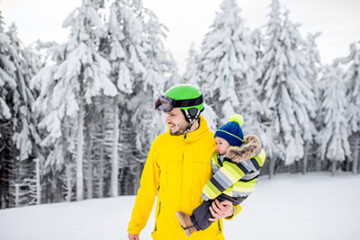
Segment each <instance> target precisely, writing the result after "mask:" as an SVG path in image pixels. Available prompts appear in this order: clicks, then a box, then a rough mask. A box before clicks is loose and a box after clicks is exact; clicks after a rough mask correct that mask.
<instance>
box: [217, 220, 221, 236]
mask: <svg viewBox="0 0 360 240" xmlns="http://www.w3.org/2000/svg"><path fill="white" fill-rule="evenodd" d="M217 222H218V227H219V234H220V233H221V226H220V220H218V221H217Z"/></svg>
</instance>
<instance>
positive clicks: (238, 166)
mask: <svg viewBox="0 0 360 240" xmlns="http://www.w3.org/2000/svg"><path fill="white" fill-rule="evenodd" d="M246 173H248V170H247V168H246V167H245V166H244V164H243V162H240V163H234V162H231V161H224V163H223V166H222V167H220V168H219V170H218V171H217V172H216V173H215V174H214V175H213V176H212V178H211V179H210V180H209V181H208V182H207V183H206V185H205V186H204V188H203V193H202V197H203V198H204V200H205V201H207V200H209V199H215V198H216V197H217V196H219V195H220V194H221V193H222V192H223V191H224V190H225V189H227V188H229V187H230V186H232V185H234V184H235V183H236V182H237V181H239V179H241V178H242V177H243V176H244V175H245V174H246Z"/></svg>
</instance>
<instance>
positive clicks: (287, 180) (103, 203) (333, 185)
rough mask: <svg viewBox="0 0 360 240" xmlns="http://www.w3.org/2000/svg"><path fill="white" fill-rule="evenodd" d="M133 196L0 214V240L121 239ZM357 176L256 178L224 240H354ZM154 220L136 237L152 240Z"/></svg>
mask: <svg viewBox="0 0 360 240" xmlns="http://www.w3.org/2000/svg"><path fill="white" fill-rule="evenodd" d="M134 199H135V197H133V196H131V197H117V198H109V199H100V200H86V201H82V202H73V203H58V204H47V205H40V206H31V207H22V208H17V209H5V210H0V239H1V240H24V239H26V240H29V239H30V240H80V239H81V240H99V239H101V240H115V239H117V240H125V239H127V233H126V228H127V223H128V221H129V218H130V214H131V209H132V206H133V203H134ZM359 221H360V175H351V174H345V175H344V174H342V175H339V176H336V177H331V176H330V175H329V174H327V173H320V174H319V173H317V174H308V175H305V176H302V175H278V176H276V177H275V179H273V180H271V181H270V180H268V179H267V178H261V179H260V180H259V181H258V185H257V187H256V189H255V192H254V193H253V195H252V196H250V197H249V199H248V200H246V201H245V202H244V204H243V211H242V212H241V213H240V214H239V215H238V216H237V217H236V218H235V219H234V220H232V221H225V225H224V232H225V238H226V239H227V240H237V239H243V240H252V239H257V240H259V239H262V240H264V239H266V240H283V239H284V240H304V239H306V240H312V239H314V240H319V239H324V240H358V239H360V224H359ZM153 225H154V220H153V216H151V217H150V220H149V222H148V225H147V227H146V228H145V229H144V231H143V232H142V233H141V235H140V238H141V240H146V239H151V237H150V232H151V231H152V228H153Z"/></svg>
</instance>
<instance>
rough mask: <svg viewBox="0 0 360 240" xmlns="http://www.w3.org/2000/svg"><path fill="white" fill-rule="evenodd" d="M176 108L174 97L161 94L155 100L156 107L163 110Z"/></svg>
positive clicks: (168, 110) (167, 110) (169, 110)
mask: <svg viewBox="0 0 360 240" xmlns="http://www.w3.org/2000/svg"><path fill="white" fill-rule="evenodd" d="M173 108H174V99H172V98H169V97H166V96H160V97H158V98H157V99H156V101H155V109H156V110H159V111H162V112H171V110H173Z"/></svg>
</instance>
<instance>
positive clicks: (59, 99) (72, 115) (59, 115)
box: [32, 0, 117, 200]
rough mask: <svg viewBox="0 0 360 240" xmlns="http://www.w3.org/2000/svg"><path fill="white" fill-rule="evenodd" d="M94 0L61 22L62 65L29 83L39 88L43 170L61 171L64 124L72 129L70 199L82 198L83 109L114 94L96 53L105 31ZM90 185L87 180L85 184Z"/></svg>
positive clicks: (106, 66)
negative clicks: (66, 32)
mask: <svg viewBox="0 0 360 240" xmlns="http://www.w3.org/2000/svg"><path fill="white" fill-rule="evenodd" d="M99 6H100V5H99V2H98V1H96V0H84V1H83V4H82V6H81V7H79V8H77V9H75V10H74V11H73V12H72V13H70V15H69V16H68V18H67V19H66V20H65V21H64V23H63V26H64V27H71V35H70V38H69V41H68V42H67V43H65V44H64V45H63V46H62V50H63V52H62V56H63V59H62V61H59V62H57V63H56V64H54V65H52V66H49V67H45V68H44V69H42V70H41V71H40V73H39V74H37V76H35V78H34V79H33V80H32V84H33V86H35V87H37V89H39V90H41V92H40V96H39V98H38V99H37V101H36V104H35V106H36V109H37V110H38V111H39V112H40V113H41V115H42V116H43V119H42V121H41V122H40V126H41V127H43V128H46V130H47V131H48V133H49V134H48V135H47V136H46V137H45V139H43V141H42V144H43V145H44V146H49V147H51V148H52V151H51V153H50V154H49V156H48V158H47V165H46V166H57V170H61V169H63V167H64V159H65V155H66V154H68V153H69V152H68V151H69V149H68V146H67V145H68V144H67V141H68V139H67V138H66V137H67V136H65V135H64V134H65V132H66V126H67V125H73V126H76V128H75V131H76V133H71V134H72V135H73V136H74V137H75V138H76V140H75V151H74V152H72V153H71V158H72V159H73V160H75V161H76V199H77V200H82V199H83V197H84V186H83V182H84V174H83V167H84V158H85V157H84V146H85V145H84V144H85V142H84V141H85V136H84V131H85V126H86V122H85V116H86V107H87V106H89V105H91V104H92V103H93V102H92V101H93V98H94V97H96V96H99V95H106V96H115V95H116V94H117V90H116V88H115V86H114V85H113V83H112V82H111V80H110V79H109V78H108V75H109V73H110V64H109V63H108V61H107V60H106V59H104V58H103V57H102V56H101V55H100V54H99V52H98V48H99V42H100V37H101V36H102V35H103V34H104V33H105V32H106V31H105V28H104V25H103V24H102V22H101V20H100V18H99V15H98V13H97V9H98V8H99ZM88 181H90V180H88Z"/></svg>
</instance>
